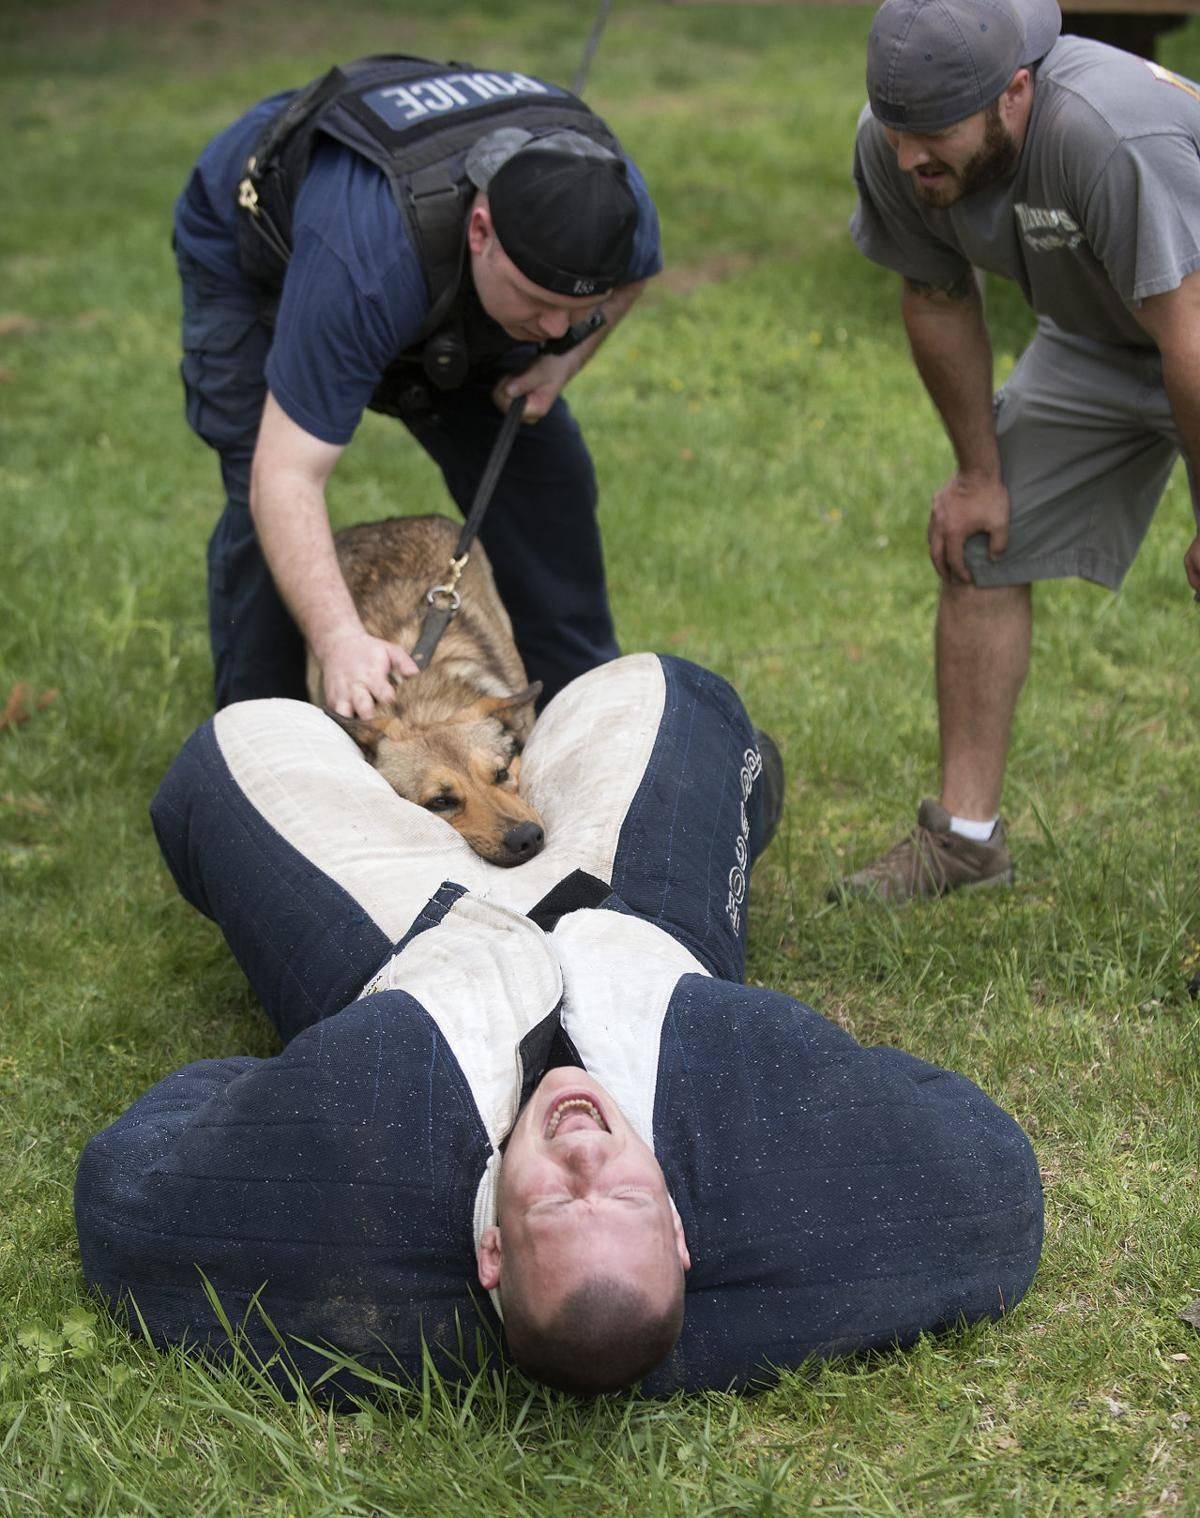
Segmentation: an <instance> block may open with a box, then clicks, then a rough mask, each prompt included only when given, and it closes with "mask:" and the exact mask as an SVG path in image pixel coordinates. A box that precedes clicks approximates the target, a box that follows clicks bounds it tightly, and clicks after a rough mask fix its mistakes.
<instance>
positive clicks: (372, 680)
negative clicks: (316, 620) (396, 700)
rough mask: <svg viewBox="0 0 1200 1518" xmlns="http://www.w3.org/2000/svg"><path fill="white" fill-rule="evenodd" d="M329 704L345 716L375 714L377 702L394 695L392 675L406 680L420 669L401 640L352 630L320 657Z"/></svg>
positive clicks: (332, 644) (369, 715) (326, 700)
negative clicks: (391, 641)
mask: <svg viewBox="0 0 1200 1518" xmlns="http://www.w3.org/2000/svg"><path fill="white" fill-rule="evenodd" d="M318 657H319V662H320V665H321V681H322V683H323V685H324V686H325V704H326V705H327V706H332V707H333V709H334V711H335V712H338V713H339V714H340V715H341V716H343V717H373V716H374V715H375V703H376V702H377V701H387V700H389V699H390V698H391V696H392V694H393V691H392V676H393V672H394V674H395V675H396V676H397V677H399V678H401V679H403V678H406V677H407V676H409V675H416V674H419V673H420V671H419V670H418V669H417V666H416V665H415V664H414V663H413V661H412V659H411V658H410V657H409V655H408V653H407V652H406V650H405V649H403V648H401V647H400V645H399V643H388V642H387V641H386V640H385V639H383V638H373V637H371V635H370V633H366V632H362V631H361V630H360V631H359V632H349V633H344V634H343V635H342V636H341V637H340V638H338V639H336V640H335V641H334V642H332V643H330V644H328V645H327V646H326V647H325V648H324V649H322V650H321V654H320V655H319V656H318Z"/></svg>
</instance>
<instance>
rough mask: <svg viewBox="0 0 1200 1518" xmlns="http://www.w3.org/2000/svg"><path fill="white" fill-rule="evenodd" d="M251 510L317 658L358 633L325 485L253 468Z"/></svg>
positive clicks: (264, 548) (277, 576)
mask: <svg viewBox="0 0 1200 1518" xmlns="http://www.w3.org/2000/svg"><path fill="white" fill-rule="evenodd" d="M250 510H251V514H252V515H253V517H254V526H255V530H256V531H257V533H258V540H259V543H260V544H261V545H262V551H263V555H264V556H265V558H266V561H267V564H268V566H269V568H270V570H271V574H272V576H273V578H274V580H275V584H276V586H277V587H278V589H279V594H280V595H281V596H282V597H283V599H284V601H285V602H286V603H287V608H288V610H289V611H290V612H291V614H292V617H293V618H294V620H295V622H296V624H297V626H298V627H299V628H300V631H301V632H302V633H303V634H304V636H305V639H306V640H307V642H308V644H309V646H310V647H311V648H312V650H313V652H314V653H315V654H316V656H317V659H318V661H319V662H320V663H322V664H324V662H325V658H326V654H327V651H328V649H329V648H330V647H331V646H332V645H333V644H334V643H336V642H338V641H339V640H340V639H341V638H343V637H345V636H347V635H348V634H351V633H361V632H362V622H361V621H360V620H359V616H358V612H357V611H356V610H355V607H354V602H353V600H352V599H351V596H350V592H349V591H348V590H347V589H346V582H345V580H344V579H343V578H342V572H341V570H340V569H339V568H338V562H337V555H336V554H335V552H334V548H333V534H332V532H331V530H330V527H329V513H328V511H327V509H326V506H325V493H324V490H323V489H322V488H321V487H320V486H319V485H317V484H315V483H314V482H313V481H312V480H309V479H306V478H305V477H304V476H303V475H301V474H296V473H290V472H288V471H286V470H273V471H269V472H267V471H259V470H258V469H256V470H255V474H254V480H253V487H252V490H251V495H250Z"/></svg>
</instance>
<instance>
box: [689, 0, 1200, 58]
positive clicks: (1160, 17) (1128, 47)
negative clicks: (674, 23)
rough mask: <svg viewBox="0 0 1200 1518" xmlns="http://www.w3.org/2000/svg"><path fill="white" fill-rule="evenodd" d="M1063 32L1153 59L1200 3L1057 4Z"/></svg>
mask: <svg viewBox="0 0 1200 1518" xmlns="http://www.w3.org/2000/svg"><path fill="white" fill-rule="evenodd" d="M668 3H670V4H672V5H763V6H767V5H861V4H862V3H863V0H668ZM1059 5H1060V7H1061V9H1062V12H1063V31H1065V32H1073V33H1074V34H1075V35H1076V36H1077V37H1094V38H1095V39H1096V41H1097V42H1108V43H1111V45H1112V46H1113V47H1121V48H1124V49H1125V51H1126V52H1127V53H1137V54H1138V55H1139V56H1140V57H1142V58H1153V57H1154V53H1155V47H1156V46H1157V43H1158V39H1159V37H1160V36H1161V35H1162V34H1163V32H1169V31H1172V30H1174V28H1175V27H1177V26H1182V25H1183V23H1184V22H1185V21H1186V20H1187V18H1188V17H1189V16H1197V15H1200V0H1059Z"/></svg>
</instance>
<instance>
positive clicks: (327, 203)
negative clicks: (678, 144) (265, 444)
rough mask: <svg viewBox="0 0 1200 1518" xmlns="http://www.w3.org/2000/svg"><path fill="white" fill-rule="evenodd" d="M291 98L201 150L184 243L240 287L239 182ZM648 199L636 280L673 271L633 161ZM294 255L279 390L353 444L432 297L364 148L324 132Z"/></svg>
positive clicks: (313, 429)
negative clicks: (260, 139) (378, 388)
mask: <svg viewBox="0 0 1200 1518" xmlns="http://www.w3.org/2000/svg"><path fill="white" fill-rule="evenodd" d="M291 93H292V92H291V91H288V92H286V93H284V94H282V95H275V96H272V97H271V98H270V99H268V100H264V101H261V102H260V103H259V104H258V105H256V106H255V107H254V108H253V109H252V110H250V111H248V112H247V113H246V115H245V116H243V117H241V118H240V119H239V120H238V121H236V122H234V124H233V125H232V126H231V127H229V128H227V129H226V130H225V131H224V132H222V133H221V134H220V136H218V137H216V138H214V140H213V141H212V142H211V143H209V145H208V147H207V148H205V150H204V152H203V153H202V154H201V156H200V159H199V162H198V163H197V165H196V167H195V169H194V171H193V173H192V176H191V179H190V180H189V182H188V184H187V187H186V188H185V190H184V192H183V194H182V195H181V196H180V198H179V201H178V203H177V205H176V209H175V245H176V247H177V248H178V249H179V250H181V251H182V252H184V253H186V254H188V255H190V256H191V257H192V258H195V259H196V260H197V261H198V262H199V263H201V264H203V265H204V266H205V267H206V268H208V269H210V270H212V271H213V272H214V273H216V274H218V275H220V276H221V277H222V278H224V279H227V280H228V281H229V282H230V284H231V285H234V286H238V285H244V284H246V283H248V281H247V280H246V276H245V275H244V274H243V273H242V272H241V270H240V268H239V266H238V261H237V250H236V244H235V239H234V230H233V227H234V216H235V207H236V202H237V184H238V181H239V180H240V179H241V177H242V174H243V172H244V167H245V163H246V158H247V156H248V155H249V153H250V151H251V149H252V148H253V146H254V143H255V142H256V141H257V139H258V137H259V135H260V133H261V132H262V131H263V129H264V127H265V125H266V123H267V122H268V121H269V120H270V119H271V117H272V116H273V115H275V114H276V112H277V111H278V110H279V109H280V108H281V107H282V106H283V105H284V104H285V103H286V101H287V100H288V99H289V98H290V95H291ZM625 161H626V166H627V169H628V172H629V182H630V186H631V188H632V190H633V192H634V195H635V197H636V199H637V203H638V225H637V231H636V235H635V239H634V250H633V257H632V260H631V263H630V268H629V282H630V283H633V282H634V281H637V280H641V279H648V278H650V277H651V276H652V275H654V274H657V273H658V271H659V270H660V269H661V268H662V253H661V248H660V241H659V228H658V215H657V212H656V211H655V208H654V204H653V202H652V201H651V199H650V195H649V192H648V191H647V189H646V185H645V181H644V180H643V179H642V176H641V174H640V173H639V172H638V170H637V168H636V166H635V165H634V164H633V163H632V162H631V161H630V160H629V159H628V158H627V159H626V160H625ZM293 227H294V248H293V252H292V258H291V262H290V264H289V266H288V271H287V275H286V277H285V279H284V284H283V291H282V296H281V300H280V305H279V312H278V316H277V318H276V327H275V337H274V342H273V343H272V346H271V351H270V354H269V356H268V359H267V369H266V374H267V383H268V385H269V387H270V390H271V394H272V395H273V396H274V397H275V399H276V400H277V401H278V402H279V404H280V406H282V408H283V409H284V411H285V412H286V413H287V414H288V416H289V417H291V419H292V421H294V422H295V423H296V424H297V425H298V426H300V427H302V428H303V429H304V430H305V432H308V433H310V434H311V435H312V436H313V437H316V438H319V439H320V440H321V441H322V442H324V443H332V444H335V445H339V446H340V445H342V444H345V443H348V442H349V441H350V439H351V437H352V436H353V434H354V430H355V428H356V427H357V426H358V423H359V419H360V418H361V416H362V413H363V411H364V410H365V409H366V406H367V404H368V402H369V401H370V399H371V397H372V395H373V394H374V391H375V387H376V386H377V384H378V383H379V379H380V376H381V375H382V374H383V372H384V370H385V369H386V368H387V366H388V365H389V364H390V363H391V362H392V361H393V360H394V359H395V358H396V357H397V356H398V355H399V354H400V353H402V352H403V351H404V350H405V349H407V348H410V347H411V346H412V345H413V344H414V343H415V342H416V341H417V338H418V336H419V334H420V331H421V327H422V324H423V323H424V320H425V317H426V315H427V314H428V310H429V294H428V291H427V289H426V286H425V279H424V275H423V273H422V271H421V265H420V260H419V259H418V257H417V254H416V251H415V249H414V248H413V246H412V244H411V242H410V240H409V237H408V232H407V228H406V226H405V223H404V219H403V217H402V216H401V214H400V210H399V208H398V206H397V205H396V202H395V200H394V199H393V196H392V192H391V190H390V188H389V186H388V183H387V180H386V179H385V178H384V176H383V174H382V173H381V172H380V170H378V169H377V168H375V167H373V166H372V165H371V164H369V163H368V162H367V161H366V159H365V158H362V157H360V156H359V155H358V154H357V153H355V152H354V151H353V149H351V148H348V147H345V146H343V145H342V144H341V143H337V142H334V141H333V140H332V139H330V138H321V137H318V139H317V141H316V144H315V148H314V152H313V157H312V161H311V164H310V167H309V170H308V173H307V175H306V176H305V179H304V181H303V183H302V185H301V187H300V191H299V194H298V196H297V200H296V206H295V212H294V222H293Z"/></svg>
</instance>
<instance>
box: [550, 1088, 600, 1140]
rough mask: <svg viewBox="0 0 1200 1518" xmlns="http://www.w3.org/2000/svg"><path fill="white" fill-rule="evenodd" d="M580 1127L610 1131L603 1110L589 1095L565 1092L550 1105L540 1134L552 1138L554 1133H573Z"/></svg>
mask: <svg viewBox="0 0 1200 1518" xmlns="http://www.w3.org/2000/svg"><path fill="white" fill-rule="evenodd" d="M582 1128H599V1129H600V1131H601V1132H602V1133H608V1132H610V1131H611V1130H610V1129H609V1126H608V1124H607V1123H606V1122H605V1121H604V1114H603V1112H601V1111H600V1108H599V1107H597V1105H596V1103H595V1102H594V1101H593V1100H592V1099H591V1097H590V1096H582V1095H580V1094H578V1093H576V1094H575V1095H572V1094H571V1093H570V1092H567V1094H566V1095H565V1096H560V1097H559V1099H558V1101H556V1102H555V1103H554V1105H553V1106H552V1107H551V1109H550V1111H549V1114H548V1115H547V1118H546V1126H545V1128H544V1129H543V1130H542V1136H543V1137H544V1138H547V1139H552V1138H553V1137H554V1135H555V1134H556V1133H574V1132H576V1131H577V1130H579V1129H582Z"/></svg>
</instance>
